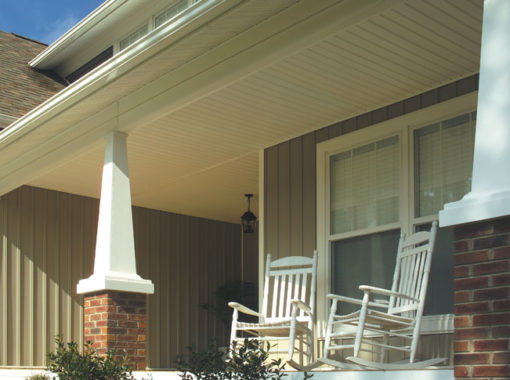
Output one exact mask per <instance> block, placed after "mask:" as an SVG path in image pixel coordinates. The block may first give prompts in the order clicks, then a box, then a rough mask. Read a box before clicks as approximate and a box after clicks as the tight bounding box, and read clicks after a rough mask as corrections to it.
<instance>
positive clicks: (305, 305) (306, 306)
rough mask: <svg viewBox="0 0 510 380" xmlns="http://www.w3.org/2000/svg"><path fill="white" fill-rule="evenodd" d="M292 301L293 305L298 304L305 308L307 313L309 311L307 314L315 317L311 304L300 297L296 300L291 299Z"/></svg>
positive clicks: (302, 308)
mask: <svg viewBox="0 0 510 380" xmlns="http://www.w3.org/2000/svg"><path fill="white" fill-rule="evenodd" d="M290 303H291V305H292V306H294V305H296V307H297V308H299V309H301V310H303V311H304V312H305V313H307V314H309V315H310V316H312V317H313V313H312V309H311V308H310V306H308V305H307V304H306V303H304V302H303V301H301V300H298V299H294V300H291V301H290Z"/></svg>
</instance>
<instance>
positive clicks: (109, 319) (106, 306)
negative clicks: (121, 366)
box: [83, 291, 147, 370]
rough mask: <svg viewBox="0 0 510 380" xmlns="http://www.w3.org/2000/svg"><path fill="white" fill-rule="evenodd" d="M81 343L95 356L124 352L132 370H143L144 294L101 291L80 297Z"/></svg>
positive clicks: (144, 352)
mask: <svg viewBox="0 0 510 380" xmlns="http://www.w3.org/2000/svg"><path fill="white" fill-rule="evenodd" d="M83 328H84V334H83V335H84V340H85V341H87V340H90V341H92V345H93V347H94V348H95V349H96V350H97V352H98V353H99V354H105V353H106V351H108V350H111V349H117V350H118V351H122V350H126V351H127V353H128V358H129V362H130V366H131V368H132V369H133V370H145V367H146V337H147V317H146V295H145V294H139V293H126V292H118V291H102V292H97V293H91V294H87V295H85V297H84V323H83Z"/></svg>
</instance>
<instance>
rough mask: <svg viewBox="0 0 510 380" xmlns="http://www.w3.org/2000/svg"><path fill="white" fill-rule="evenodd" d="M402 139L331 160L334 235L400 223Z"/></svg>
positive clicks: (375, 143)
mask: <svg viewBox="0 0 510 380" xmlns="http://www.w3.org/2000/svg"><path fill="white" fill-rule="evenodd" d="M399 157H400V144H399V137H398V136H392V137H389V138H386V139H383V140H379V141H377V142H374V143H371V144H366V145H363V146H360V147H357V148H354V149H351V150H348V151H344V152H340V153H338V154H335V155H333V156H331V158H330V173H331V174H330V184H331V189H330V211H331V212H330V215H331V234H338V233H343V232H349V231H356V230H360V229H366V228H371V227H376V226H381V225H385V224H389V223H393V222H398V207H399V206H398V203H399V166H400V160H399Z"/></svg>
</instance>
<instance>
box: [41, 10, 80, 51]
mask: <svg viewBox="0 0 510 380" xmlns="http://www.w3.org/2000/svg"><path fill="white" fill-rule="evenodd" d="M78 21H80V19H79V18H78V17H76V16H75V15H73V14H68V15H66V16H65V17H64V18H60V19H57V20H55V21H53V22H51V23H50V24H49V25H47V26H46V28H45V29H46V31H47V32H46V34H45V35H44V39H43V42H45V43H47V44H52V43H53V42H54V41H55V40H56V39H57V38H59V37H60V36H61V35H63V34H64V33H65V32H67V31H68V30H69V29H71V28H72V27H73V26H75V25H76V24H77V23H78Z"/></svg>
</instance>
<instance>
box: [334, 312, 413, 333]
mask: <svg viewBox="0 0 510 380" xmlns="http://www.w3.org/2000/svg"><path fill="white" fill-rule="evenodd" d="M359 317H360V311H359V310H358V311H355V312H353V313H350V314H346V315H338V316H335V318H334V321H335V322H342V323H343V324H347V325H352V326H358V321H359ZM365 323H366V325H367V328H369V327H370V326H377V327H378V329H384V330H400V329H405V328H409V327H411V326H412V325H413V323H414V320H413V319H412V318H406V317H402V316H400V315H395V314H388V313H384V312H381V311H378V310H370V309H369V310H367V316H366V319H365Z"/></svg>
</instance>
